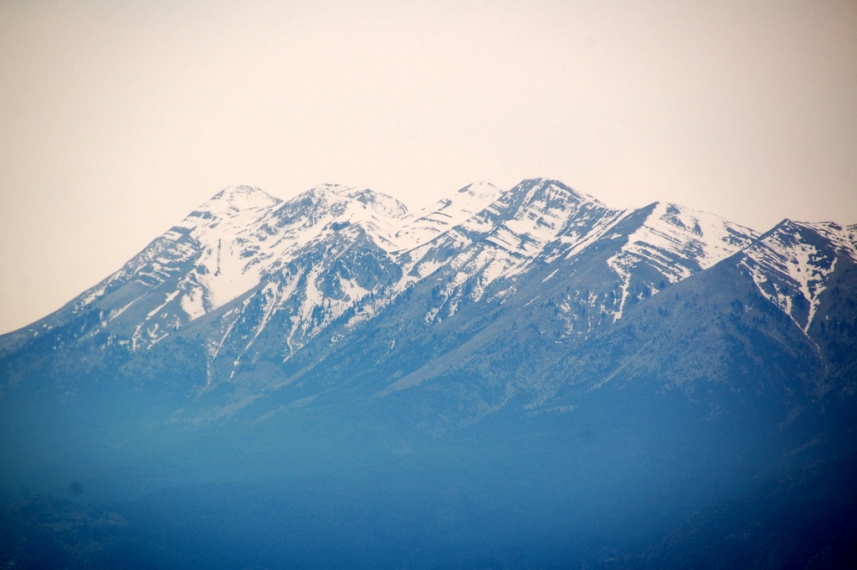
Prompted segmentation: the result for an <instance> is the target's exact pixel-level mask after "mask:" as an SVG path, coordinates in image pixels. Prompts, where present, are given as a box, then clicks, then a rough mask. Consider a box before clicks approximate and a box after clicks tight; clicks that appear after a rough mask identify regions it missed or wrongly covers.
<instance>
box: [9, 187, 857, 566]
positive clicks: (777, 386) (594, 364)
mask: <svg viewBox="0 0 857 570" xmlns="http://www.w3.org/2000/svg"><path fill="white" fill-rule="evenodd" d="M57 277H58V278H61V276H57ZM855 428H857V225H850V226H846V225H840V224H837V223H834V222H798V221H792V220H783V221H782V222H781V223H779V224H778V225H776V226H775V227H773V228H771V229H769V230H767V231H766V232H764V233H758V232H756V231H754V230H752V229H749V228H745V227H742V226H740V225H737V224H734V223H731V222H729V221H726V220H724V219H722V218H720V217H718V216H716V215H712V214H707V213H703V212H697V211H693V210H689V209H687V208H684V207H682V206H679V205H675V204H668V203H654V204H651V205H649V206H646V207H644V208H640V209H636V210H617V209H613V208H611V207H609V206H607V205H605V204H602V203H601V202H599V201H598V200H597V199H595V198H593V197H590V196H587V195H585V194H583V193H580V192H578V191H575V190H573V189H571V188H569V187H568V186H566V185H564V184H563V183H561V182H559V181H555V180H546V179H533V180H525V181H523V182H521V183H520V184H518V185H517V186H515V187H513V188H511V189H506V190H504V189H500V188H497V187H496V186H493V185H491V184H489V183H482V182H480V183H474V184H471V185H469V186H466V187H464V188H462V189H460V190H458V191H456V192H454V193H452V194H450V195H449V196H448V197H447V198H445V199H443V200H440V201H439V202H437V203H435V204H434V205H432V206H430V207H428V208H425V209H423V210H422V211H420V212H417V213H410V212H409V211H408V209H407V208H406V207H405V206H404V205H403V204H401V203H399V202H398V201H397V200H395V199H394V198H391V197H389V196H386V195H383V194H380V193H376V192H373V191H371V190H368V189H357V188H351V187H345V186H338V185H320V186H318V187H316V188H313V189H311V190H309V191H307V192H304V193H303V194H300V195H298V196H296V197H294V198H292V199H291V200H288V201H283V200H280V199H278V198H275V197H273V196H271V195H269V194H267V193H265V192H264V191H262V190H260V189H257V188H251V187H245V186H238V187H230V188H227V189H225V190H223V191H221V192H220V193H218V194H216V195H215V196H214V197H213V198H212V199H211V200H209V201H208V202H206V203H204V204H203V205H202V206H200V207H199V209H198V210H196V211H194V212H192V213H191V214H190V215H188V216H187V217H186V218H185V219H184V220H182V221H181V222H179V223H178V224H177V225H176V226H175V227H173V228H172V229H170V230H169V231H168V232H166V233H165V234H164V235H162V236H160V237H158V238H156V239H155V240H154V241H153V242H151V244H149V246H148V247H146V248H145V249H144V250H143V251H141V252H140V253H139V254H137V255H136V256H135V257H134V258H132V259H131V260H130V261H129V262H128V263H126V264H125V265H124V266H123V267H122V268H120V269H119V270H118V271H117V272H116V273H114V274H112V275H110V276H109V277H107V278H106V279H104V280H103V281H102V282H101V283H99V284H98V285H96V286H95V287H93V288H92V289H90V290H88V291H85V292H83V293H82V294H81V295H80V296H78V297H77V298H75V299H73V300H72V301H71V302H69V303H68V304H67V305H66V306H64V307H63V308H61V309H60V310H58V311H57V312H55V313H53V314H51V315H49V316H47V317H45V318H44V319H41V320H40V321H37V322H35V323H33V324H32V325H30V326H27V327H25V328H23V329H21V330H18V331H16V332H13V333H10V334H7V335H4V336H2V337H0V438H2V439H1V440H0V441H2V443H0V485H2V486H3V487H4V488H5V489H6V491H5V497H6V499H7V506H6V507H5V508H4V511H3V518H2V521H3V524H4V525H6V526H5V527H4V528H5V530H4V531H3V532H2V533H0V534H5V535H6V536H7V537H18V538H16V539H14V540H13V539H12V538H9V539H6V540H4V541H3V544H2V548H0V556H2V560H0V562H2V563H3V564H5V565H4V566H3V567H15V568H19V567H22V568H23V567H34V568H35V567H51V564H53V566H56V567H81V568H102V567H103V568H110V567H125V568H143V567H146V568H148V567H159V568H166V567H175V568H179V567H182V568H186V567H196V568H281V567H282V568H286V567H288V568H292V567H294V568H331V567H333V568H355V567H365V568H404V567H409V568H554V567H555V568H568V567H587V565H588V567H590V568H642V567H645V568H669V567H682V568H683V567H694V568H704V567H712V568H713V567H717V568H721V567H723V568H727V567H728V568H738V567H741V568H828V567H839V566H841V567H855V566H854V565H855V563H857V547H855V546H854V545H855V544H857V486H855V485H853V481H855V480H857V478H855V477H857V432H856V431H855ZM24 487H26V489H27V492H26V493H25V495H26V496H25V497H24V498H21V497H20V496H19V495H20V493H19V492H18V491H17V489H19V488H24ZM66 489H73V490H74V493H73V495H74V496H73V497H71V498H62V497H57V495H62V494H63V493H66V491H65V490H66ZM34 493H35V494H34ZM45 493H49V494H48V495H46V494H45ZM34 497H36V498H34ZM22 505H23V506H22ZM34 505H35V506H34ZM58 505H59V506H58ZM93 505H98V506H97V507H96V506H93ZM27 508H30V509H31V510H32V509H36V511H38V512H39V513H41V514H40V515H39V516H41V517H42V518H38V517H36V518H32V517H31V518H27V517H28V516H30V515H27V514H26V513H27V512H30V511H27V510H26V509H27ZM93 509H96V510H97V509H100V510H98V512H97V513H96V512H95V511H93ZM69 513H71V514H69ZM93 513H95V514H93ZM63 517H65V518H63ZM44 520H48V521H49V522H48V523H44V522H38V521H44ZM34 521H35V522H34ZM51 521H52V522H51ZM69 521H71V522H69ZM105 521H106V522H105ZM110 521H113V522H112V523H111V522H110ZM116 521H120V522H116ZM120 523H121V524H120ZM63 524H65V526H63ZM40 525H41V526H40ZM46 525H47V526H46ZM50 525H53V526H50ZM69 525H70V526H69ZM46 528H50V529H53V530H52V532H50V533H47V531H46V530H45V529H46ZM69 528H71V529H73V530H74V532H75V533H77V534H74V537H73V538H69V537H70V536H72V535H63V534H62V532H60V530H57V529H66V530H67V529H69ZM22 529H25V530H22ZM26 529H29V530H26ZM33 529H36V530H33ZM105 529H106V530H105ZM37 531H38V532H37ZM39 532H41V533H42V534H38V533H39ZM34 533H35V534H34ZM45 533H47V534H45ZM36 535H38V536H41V537H42V538H41V539H40V540H42V542H43V543H45V544H49V545H50V548H48V549H45V548H42V549H41V550H39V549H36V548H34V547H33V546H32V544H33V543H34V541H35V540H36V539H35V538H33V537H34V536H36ZM81 536H85V539H84V538H80V537H81ZM21 537H23V538H21ZM93 544H95V545H96V546H92V545H93ZM28 545H29V546H28ZM87 545H89V546H87ZM44 552H49V553H51V554H48V555H46V554H44ZM39 556H42V558H39ZM44 556H48V559H47V560H48V561H47V562H45V559H44ZM51 556H52V557H53V558H50V557H51ZM10 563H14V564H17V565H13V566H10V565H9V564H10ZM40 564H41V566H40Z"/></svg>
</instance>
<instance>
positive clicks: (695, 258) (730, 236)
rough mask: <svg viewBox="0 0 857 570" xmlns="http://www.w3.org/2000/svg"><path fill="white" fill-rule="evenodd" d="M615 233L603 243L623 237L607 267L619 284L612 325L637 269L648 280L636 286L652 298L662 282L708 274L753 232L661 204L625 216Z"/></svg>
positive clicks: (738, 247) (622, 308)
mask: <svg viewBox="0 0 857 570" xmlns="http://www.w3.org/2000/svg"><path fill="white" fill-rule="evenodd" d="M616 230H618V233H615V234H612V235H611V236H609V237H617V238H619V237H621V234H622V233H624V232H627V239H626V242H625V244H624V245H623V246H622V247H621V249H620V250H619V252H618V253H617V254H616V255H614V256H613V257H611V258H610V259H609V260H608V261H607V264H608V265H609V266H610V268H611V269H612V270H613V271H614V272H615V273H616V274H617V275H618V276H619V278H620V280H621V282H622V294H621V299H620V301H619V306H618V308H617V310H616V313H615V318H616V319H617V320H618V319H619V318H621V316H622V312H623V310H624V307H625V305H626V303H627V301H628V296H629V291H630V289H631V281H632V278H633V275H634V274H636V273H639V270H640V269H641V268H643V267H645V268H647V269H646V272H647V273H648V274H649V275H650V276H649V278H648V279H647V280H646V282H645V283H643V284H641V285H644V286H645V288H646V290H649V291H653V292H657V291H658V290H659V289H661V288H662V287H663V285H662V284H661V283H662V282H663V284H667V283H676V282H678V281H681V280H683V279H686V278H688V277H690V276H691V275H693V274H695V273H698V272H699V271H702V270H705V269H708V268H709V267H711V266H713V265H714V264H716V263H718V262H720V261H721V260H723V259H725V258H727V257H729V256H730V255H733V254H735V253H736V252H738V251H740V250H742V249H744V248H745V247H747V246H748V245H749V244H750V243H751V242H752V241H753V240H754V239H755V238H756V233H755V232H754V231H753V230H751V229H749V228H745V227H742V226H739V225H737V224H733V223H731V222H728V221H726V220H724V219H723V218H720V217H719V216H715V215H714V214H707V213H705V212H698V211H695V210H691V209H689V208H684V207H682V206H678V205H676V204H668V203H663V202H655V203H654V204H651V205H649V206H646V207H645V208H641V209H640V210H637V211H635V212H632V213H630V214H629V215H627V216H626V218H625V220H624V221H623V222H620V223H619V224H617V226H616ZM652 270H653V271H654V272H652Z"/></svg>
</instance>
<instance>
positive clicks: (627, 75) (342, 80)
mask: <svg viewBox="0 0 857 570" xmlns="http://www.w3.org/2000/svg"><path fill="white" fill-rule="evenodd" d="M534 176H544V177H551V178H558V179H560V180H562V181H564V182H565V183H567V184H569V185H571V186H573V187H574V188H576V189H578V190H581V191H583V192H586V193H588V194H591V195H593V196H595V197H596V198H598V199H600V200H601V201H602V202H604V203H606V204H608V205H610V206H613V207H622V208H624V207H640V206H644V205H646V204H648V203H651V202H653V201H656V200H663V201H669V202H675V203H678V204H682V205H684V206H688V207H691V208H695V209H699V210H704V211H708V212H713V213H716V214H719V215H721V216H723V217H724V218H727V219H729V220H732V221H734V222H737V223H740V224H744V225H747V226H750V227H752V228H754V229H756V230H760V231H763V230H766V229H769V228H770V227H771V226H773V225H774V224H776V223H777V222H778V221H780V220H781V219H783V218H786V217H788V218H792V219H796V220H806V221H822V220H834V221H838V222H840V223H855V222H857V2H855V1H854V0H850V1H849V0H807V1H789V0H766V1H753V0H736V1H731V0H710V1H706V2H698V1H691V0H676V1H667V0H663V1H654V0H653V1H636V0H627V1H610V0H601V1H597V2H596V1H581V2H575V1H571V0H564V1H558V2H548V1H538V0H533V1H529V2H502V1H493V2H487V1H486V2H470V1H466V0H456V1H454V2H444V1H438V0H433V1H426V2H405V1H401V0H400V1H392V2H359V1H333V0H331V1H327V2H325V1H312V2H310V1H301V2H252V1H241V2H237V1H236V2H217V1H211V0H204V1H203V0H200V1H180V0H169V1H164V2H156V1H139V2H137V1H125V2H123V1H115V0H105V1H101V2H99V1H79V2H70V1H55V2H40V1H36V0H26V1H24V0H20V1H15V0H0V267H2V270H0V332H8V331H10V330H13V329H16V328H19V327H21V326H24V325H26V324H29V323H30V322H32V321H35V320H36V319H38V318H41V317H43V316H45V315H46V314H48V313H49V312H51V311H53V310H56V309H58V308H59V307H60V306H62V305H63V304H64V303H66V302H67V301H69V300H71V299H72V298H73V297H74V296H76V295H77V294H79V293H81V292H82V291H84V290H85V289H87V288H89V287H91V286H93V285H95V284H96V283H97V282H98V281H100V280H101V279H103V278H104V277H106V276H107V275H109V274H110V273H112V272H113V271H115V270H117V269H118V268H119V267H121V265H122V264H123V263H124V262H125V261H127V260H128V259H130V258H131V257H132V256H133V255H134V254H136V253H137V252H138V251H139V250H141V249H142V248H143V247H145V246H146V244H147V243H148V242H149V241H151V240H152V239H154V238H155V237H157V236H158V235H160V234H161V233H163V232H164V231H166V230H167V229H168V228H169V227H170V226H172V225H173V224H175V223H176V222H178V221H179V220H181V219H182V218H183V217H184V216H185V215H186V214H188V213H189V212H190V211H191V210H193V209H194V208H195V207H196V206H198V205H199V204H201V203H202V202H204V201H205V200H206V199H208V198H209V197H210V196H212V195H213V194H215V193H216V192H217V191H219V190H220V189H222V188H223V187H225V186H228V185H231V184H251V185H255V186H259V187H261V188H262V189H264V190H266V191H267V192H269V193H271V194H273V195H276V196H279V197H281V198H290V197H292V196H295V195H297V194H298V193H300V192H302V191H304V190H307V189H308V188H311V187H313V186H315V185H316V184H318V183H321V182H337V183H343V184H348V185H353V186H361V187H369V188H372V189H374V190H377V191H380V192H385V193H387V194H391V195H393V196H396V197H397V198H399V199H400V200H402V201H403V202H404V203H405V204H407V205H408V207H410V208H411V209H412V210H416V209H418V208H419V207H421V206H424V205H427V204H428V203H430V202H432V201H434V200H435V199H436V198H438V197H439V196H441V195H443V194H446V193H449V192H452V191H454V190H456V189H458V188H460V187H462V186H464V185H466V184H468V183H470V182H473V181H476V180H488V181H490V182H493V183H495V184H497V185H498V186H501V187H511V186H512V185H514V184H515V183H517V182H518V181H520V180H521V179H524V178H528V177H534Z"/></svg>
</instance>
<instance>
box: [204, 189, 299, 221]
mask: <svg viewBox="0 0 857 570" xmlns="http://www.w3.org/2000/svg"><path fill="white" fill-rule="evenodd" d="M281 202H282V200H280V199H279V198H276V197H274V196H271V195H270V194H268V193H267V192H265V191H264V190H261V189H259V188H256V187H254V186H229V187H227V188H224V189H223V190H221V191H220V192H218V193H217V194H215V195H214V196H213V197H212V198H211V199H210V200H208V201H207V202H205V203H204V204H203V205H202V206H200V207H199V209H198V210H197V211H198V212H208V213H211V214H215V215H223V214H227V213H229V212H236V211H241V210H251V209H252V210H259V209H264V208H270V207H272V206H276V205H277V204H279V203H281Z"/></svg>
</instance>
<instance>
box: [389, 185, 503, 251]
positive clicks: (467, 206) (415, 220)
mask: <svg viewBox="0 0 857 570" xmlns="http://www.w3.org/2000/svg"><path fill="white" fill-rule="evenodd" d="M502 192H503V191H502V190H500V189H499V188H498V187H496V186H494V185H493V184H490V183H487V182H476V183H473V184H469V185H467V186H465V187H464V188H461V189H459V190H458V191H457V192H455V193H453V194H452V195H451V196H449V197H448V198H443V199H441V200H438V201H437V202H435V203H434V204H432V205H431V206H427V207H425V208H423V209H422V210H420V211H419V212H418V213H417V214H416V215H412V216H409V217H408V218H406V219H404V220H403V222H404V225H403V226H402V227H401V228H400V229H399V230H398V231H397V232H396V234H395V241H396V243H397V244H398V248H399V249H400V250H402V251H408V250H411V249H414V248H417V247H420V246H422V245H424V244H426V243H428V242H430V241H432V240H433V239H435V238H437V237H438V236H440V235H442V234H444V233H446V232H448V231H449V230H451V229H452V228H454V227H456V226H458V225H460V224H462V223H464V222H465V221H467V220H468V219H470V218H472V217H473V216H475V215H476V214H478V213H479V212H481V211H482V210H483V209H485V208H486V207H487V206H489V205H490V204H491V203H493V202H494V201H495V200H497V198H498V197H499V196H500V195H501V194H502Z"/></svg>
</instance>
